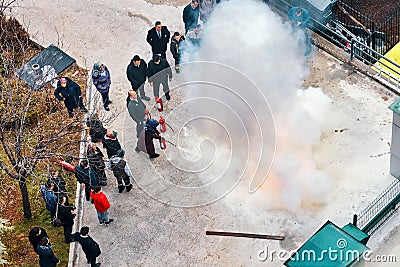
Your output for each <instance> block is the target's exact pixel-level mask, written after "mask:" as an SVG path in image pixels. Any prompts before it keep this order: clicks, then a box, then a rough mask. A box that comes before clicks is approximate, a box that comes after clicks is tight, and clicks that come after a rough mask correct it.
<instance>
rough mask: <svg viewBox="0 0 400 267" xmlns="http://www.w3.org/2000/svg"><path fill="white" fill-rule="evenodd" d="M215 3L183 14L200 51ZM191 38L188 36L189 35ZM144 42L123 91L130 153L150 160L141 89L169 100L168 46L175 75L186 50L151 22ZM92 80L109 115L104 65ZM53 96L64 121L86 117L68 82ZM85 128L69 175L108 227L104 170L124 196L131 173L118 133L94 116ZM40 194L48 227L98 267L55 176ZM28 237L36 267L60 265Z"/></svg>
mask: <svg viewBox="0 0 400 267" xmlns="http://www.w3.org/2000/svg"><path fill="white" fill-rule="evenodd" d="M216 3H219V0H200V3H199V1H198V0H191V2H190V3H189V4H188V5H187V6H186V7H185V8H184V10H183V16H182V17H183V23H184V26H185V35H187V34H188V33H189V35H187V36H188V37H189V39H190V40H189V41H190V42H193V43H196V45H199V43H200V40H201V38H202V29H201V28H200V27H199V19H200V20H201V21H202V22H203V23H206V22H207V20H208V19H209V17H210V14H211V12H212V10H213V9H214V7H215V5H216ZM199 4H200V5H199ZM190 32H193V33H191V34H190ZM200 34H201V36H200ZM193 36H195V37H193ZM186 39H187V38H186ZM146 41H147V42H148V43H149V45H150V46H151V51H152V58H151V60H150V61H149V62H148V63H147V64H146V62H145V60H143V59H141V58H140V56H139V55H134V57H133V58H132V60H131V61H130V63H129V65H128V67H127V70H126V75H127V78H128V81H129V82H130V84H131V90H129V91H128V97H127V109H128V112H129V115H130V117H131V118H132V119H133V120H134V121H135V122H136V125H137V127H136V137H137V138H138V143H137V146H136V148H135V150H136V151H137V152H139V151H143V152H145V153H147V154H148V155H149V158H157V157H159V156H160V155H159V154H157V153H156V151H155V147H154V144H153V139H158V140H161V139H162V137H161V135H160V132H159V131H158V130H157V126H158V121H156V120H154V119H150V114H149V111H148V109H147V108H146V105H145V104H144V103H143V101H142V100H145V101H149V100H150V98H149V97H147V96H146V94H145V85H146V81H148V82H149V84H150V86H151V87H152V88H153V95H154V97H155V100H156V101H160V99H161V97H160V94H159V90H160V85H162V86H163V92H164V95H165V98H166V100H170V99H171V96H170V90H169V84H168V83H169V82H170V81H171V80H172V71H171V66H170V64H169V63H168V61H167V57H166V52H167V48H168V43H169V42H171V43H170V52H171V54H172V57H173V59H174V61H175V62H174V63H175V71H176V73H177V74H179V73H180V70H181V69H180V65H181V59H182V53H183V51H184V48H185V37H184V36H183V35H181V34H180V33H179V32H174V34H173V36H172V37H171V36H170V31H169V30H168V28H167V26H165V25H162V23H161V22H160V21H156V22H155V24H154V27H153V28H151V29H150V30H149V31H148V33H147V37H146ZM91 77H92V82H93V85H94V87H95V88H96V89H97V91H98V92H99V93H100V95H101V97H102V103H103V107H104V109H105V110H106V111H109V110H110V108H109V105H110V104H111V103H112V101H111V100H110V87H111V75H110V71H109V70H108V68H107V66H106V65H105V64H104V63H102V62H96V63H95V64H94V65H93V69H92V75H91ZM138 94H140V96H139V95H138ZM54 96H55V97H56V99H57V100H59V101H63V102H64V104H65V107H66V109H67V112H68V116H69V118H73V117H74V110H75V109H78V108H79V109H80V110H81V111H82V112H84V113H87V112H88V110H87V108H86V107H85V104H84V100H83V96H82V90H81V87H80V86H79V85H78V84H77V83H76V82H74V81H73V80H72V79H71V78H68V77H61V78H60V79H59V80H58V82H57V85H56V89H55V91H54ZM161 110H162V109H161ZM159 111H160V109H159ZM86 126H87V128H86V130H87V134H88V135H89V136H90V143H89V144H88V146H87V150H86V158H85V159H82V160H81V161H80V162H79V164H78V166H77V167H76V168H75V170H74V174H75V177H76V179H77V181H78V182H79V183H80V184H81V185H82V188H83V189H84V190H85V198H86V200H87V201H90V202H91V203H92V204H94V207H95V209H96V212H97V217H98V221H99V223H100V224H104V225H107V224H110V223H111V222H113V221H114V219H111V218H109V216H108V210H109V208H110V207H111V204H110V202H109V201H108V198H107V196H106V195H105V194H104V192H103V191H102V188H101V187H102V186H103V187H104V186H107V174H106V172H105V169H106V167H107V168H108V169H110V170H111V171H112V173H113V174H114V176H115V178H116V180H117V185H118V186H117V187H118V192H119V193H122V192H123V191H124V190H126V192H130V191H131V190H132V188H133V184H132V183H131V178H132V173H131V170H130V168H129V165H128V163H127V162H126V161H125V159H124V156H125V151H124V150H123V149H122V147H121V145H120V143H119V141H118V138H117V132H116V131H112V130H108V129H106V128H105V127H104V126H103V123H102V121H101V120H100V119H99V117H98V114H97V113H93V114H91V115H90V116H89V117H88V118H87V120H86ZM99 143H102V146H103V149H105V150H106V154H107V158H108V159H107V158H106V157H105V156H104V154H103V153H102V151H101V150H100V149H99V147H98V144H99ZM106 163H107V164H106ZM40 190H41V193H42V197H43V199H44V202H45V205H46V209H48V210H49V212H50V217H51V224H52V225H53V226H55V227H57V226H62V227H63V228H64V238H65V242H66V243H70V242H78V243H79V244H80V245H81V246H82V250H83V252H84V253H85V255H86V259H87V263H88V264H91V266H92V267H98V266H100V263H98V262H97V261H96V258H97V257H99V256H100V254H101V250H100V246H99V244H98V243H97V242H95V241H94V240H93V239H92V238H91V237H90V236H89V227H87V226H84V227H82V228H81V229H80V231H79V232H76V233H74V234H72V227H73V225H74V219H75V217H76V213H75V207H74V206H72V205H70V204H69V202H68V195H67V191H66V183H65V181H64V179H63V178H62V177H61V175H60V173H59V172H58V171H56V170H52V171H51V175H50V177H49V178H48V180H47V182H46V183H45V185H41V188H40ZM28 237H29V242H30V243H31V245H32V247H33V249H34V250H35V252H36V253H37V254H38V255H39V265H40V266H43V267H44V266H46V267H51V266H56V264H57V263H59V260H58V259H57V257H56V256H55V255H54V253H53V250H52V245H51V243H50V241H49V237H48V235H47V232H46V230H45V229H44V228H41V227H34V228H32V229H31V230H30V232H29V236H28Z"/></svg>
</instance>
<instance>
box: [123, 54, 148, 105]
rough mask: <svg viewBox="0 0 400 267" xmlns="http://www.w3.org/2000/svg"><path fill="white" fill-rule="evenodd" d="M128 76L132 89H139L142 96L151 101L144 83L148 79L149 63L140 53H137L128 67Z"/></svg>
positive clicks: (136, 90)
mask: <svg viewBox="0 0 400 267" xmlns="http://www.w3.org/2000/svg"><path fill="white" fill-rule="evenodd" d="M126 76H127V77H128V80H129V82H130V83H131V86H132V90H133V91H135V92H136V93H137V92H138V91H139V92H140V98H141V99H143V100H146V101H149V100H150V97H147V96H146V93H145V92H144V84H145V82H146V79H147V63H146V62H145V61H144V60H143V59H141V58H140V57H139V56H138V55H135V56H134V57H133V58H132V60H131V63H129V65H128V68H127V69H126Z"/></svg>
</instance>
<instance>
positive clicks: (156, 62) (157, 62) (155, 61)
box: [153, 54, 161, 64]
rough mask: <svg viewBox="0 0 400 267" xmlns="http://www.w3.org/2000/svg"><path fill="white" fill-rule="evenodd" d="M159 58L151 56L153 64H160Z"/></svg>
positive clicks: (155, 55)
mask: <svg viewBox="0 0 400 267" xmlns="http://www.w3.org/2000/svg"><path fill="white" fill-rule="evenodd" d="M160 58H161V57H160V56H159V55H157V54H154V55H153V62H154V64H160Z"/></svg>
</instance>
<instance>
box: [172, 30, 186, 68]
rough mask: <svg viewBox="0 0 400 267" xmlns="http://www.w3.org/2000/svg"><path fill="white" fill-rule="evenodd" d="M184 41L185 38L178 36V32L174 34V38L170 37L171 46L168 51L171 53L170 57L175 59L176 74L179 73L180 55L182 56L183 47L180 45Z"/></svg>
mask: <svg viewBox="0 0 400 267" xmlns="http://www.w3.org/2000/svg"><path fill="white" fill-rule="evenodd" d="M184 40H185V37H183V36H182V35H180V34H179V32H175V33H174V36H172V37H171V46H170V48H169V50H170V51H171V53H172V56H173V57H174V59H175V71H176V73H180V69H179V64H180V61H181V55H182V47H183V45H182V44H181V43H182V42H183V41H184Z"/></svg>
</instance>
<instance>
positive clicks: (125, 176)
mask: <svg viewBox="0 0 400 267" xmlns="http://www.w3.org/2000/svg"><path fill="white" fill-rule="evenodd" d="M124 155H125V151H124V150H123V149H120V150H118V152H117V155H114V156H112V157H111V158H110V160H109V161H108V163H107V167H108V169H110V170H112V172H113V173H114V176H115V178H117V182H118V191H119V192H120V193H122V192H123V191H124V189H125V188H126V192H129V191H131V189H132V187H133V185H132V184H131V176H132V173H131V170H130V169H129V166H128V163H127V162H126V161H125V160H124V159H123V157H124ZM124 184H125V185H124Z"/></svg>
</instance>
